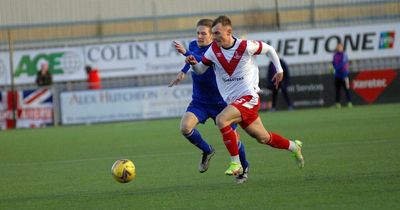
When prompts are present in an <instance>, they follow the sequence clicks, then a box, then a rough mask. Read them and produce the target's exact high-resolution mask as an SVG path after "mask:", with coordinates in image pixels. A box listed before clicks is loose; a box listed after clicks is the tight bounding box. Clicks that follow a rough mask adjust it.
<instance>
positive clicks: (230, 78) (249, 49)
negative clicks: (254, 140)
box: [202, 38, 282, 104]
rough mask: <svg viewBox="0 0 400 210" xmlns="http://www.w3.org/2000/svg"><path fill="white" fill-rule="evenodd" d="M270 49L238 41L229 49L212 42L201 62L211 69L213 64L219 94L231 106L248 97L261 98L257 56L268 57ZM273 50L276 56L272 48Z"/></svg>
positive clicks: (265, 46)
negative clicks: (259, 96)
mask: <svg viewBox="0 0 400 210" xmlns="http://www.w3.org/2000/svg"><path fill="white" fill-rule="evenodd" d="M271 48H272V47H271V46H269V45H267V44H266V43H263V42H261V41H250V40H241V39H237V38H235V43H234V44H233V46H232V47H231V48H229V49H225V48H222V47H218V45H217V44H216V43H212V45H211V47H210V48H208V50H207V51H206V52H205V54H204V56H203V58H202V63H203V64H204V65H208V66H210V65H214V71H215V74H216V78H217V85H218V89H219V92H220V93H221V96H222V97H223V99H224V100H225V101H226V102H227V103H228V104H230V103H232V102H233V101H235V100H236V99H238V98H240V97H242V96H245V95H251V96H254V97H258V92H259V91H260V88H259V87H258V82H259V69H258V65H257V64H256V62H255V56H254V55H258V54H261V53H262V54H265V53H267V52H268V51H269V50H270V49H271ZM272 50H273V51H274V53H275V50H274V49H273V48H272ZM275 55H276V53H275ZM276 57H277V56H276ZM278 63H279V60H278ZM279 66H280V65H279ZM281 69H282V68H281Z"/></svg>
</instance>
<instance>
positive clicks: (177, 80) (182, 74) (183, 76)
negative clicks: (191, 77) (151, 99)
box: [168, 72, 186, 87]
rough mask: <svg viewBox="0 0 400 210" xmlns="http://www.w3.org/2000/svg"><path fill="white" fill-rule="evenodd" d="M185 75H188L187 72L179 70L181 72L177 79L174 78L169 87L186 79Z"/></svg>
mask: <svg viewBox="0 0 400 210" xmlns="http://www.w3.org/2000/svg"><path fill="white" fill-rule="evenodd" d="M185 75H186V74H185V73H183V72H179V74H178V75H177V76H176V79H174V80H172V81H171V82H170V83H169V85H168V87H172V86H174V85H177V84H179V83H180V82H181V81H182V80H183V79H185Z"/></svg>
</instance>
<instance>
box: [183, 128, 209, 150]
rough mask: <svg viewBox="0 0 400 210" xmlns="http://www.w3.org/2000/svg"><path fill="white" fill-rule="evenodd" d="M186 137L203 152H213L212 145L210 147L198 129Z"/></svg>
mask: <svg viewBox="0 0 400 210" xmlns="http://www.w3.org/2000/svg"><path fill="white" fill-rule="evenodd" d="M184 136H185V138H186V139H187V140H189V141H190V143H192V144H193V145H194V146H196V147H198V148H199V149H201V150H202V151H203V152H205V153H210V152H211V148H210V145H208V144H207V142H206V141H204V139H203V138H202V137H201V134H200V132H199V131H198V130H197V129H193V130H192V132H190V133H189V134H187V135H184Z"/></svg>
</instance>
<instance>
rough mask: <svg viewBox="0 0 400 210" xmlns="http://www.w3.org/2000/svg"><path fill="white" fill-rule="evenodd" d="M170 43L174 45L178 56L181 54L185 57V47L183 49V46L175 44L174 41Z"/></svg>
mask: <svg viewBox="0 0 400 210" xmlns="http://www.w3.org/2000/svg"><path fill="white" fill-rule="evenodd" d="M172 43H173V44H174V47H175V49H176V50H177V51H178V52H179V53H180V54H182V55H185V54H186V49H185V47H183V45H181V44H179V43H178V42H176V41H173V42H172Z"/></svg>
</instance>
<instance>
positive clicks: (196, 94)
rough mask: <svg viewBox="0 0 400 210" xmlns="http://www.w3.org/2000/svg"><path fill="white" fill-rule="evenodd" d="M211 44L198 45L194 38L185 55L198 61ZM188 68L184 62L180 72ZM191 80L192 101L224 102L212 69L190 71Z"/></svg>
mask: <svg viewBox="0 0 400 210" xmlns="http://www.w3.org/2000/svg"><path fill="white" fill-rule="evenodd" d="M210 46H211V44H210V45H208V46H204V47H199V46H198V45H197V42H196V40H194V41H192V42H190V44H189V50H188V51H187V52H186V54H185V56H188V55H193V56H194V57H195V58H196V60H197V61H198V62H200V61H201V57H202V56H203V54H204V53H205V52H206V51H207V49H208V48H209V47H210ZM189 69H190V64H188V63H187V64H186V65H185V67H183V69H182V72H184V73H186V72H188V71H189ZM192 80H193V95H192V99H193V101H194V102H200V103H203V104H226V103H225V102H224V100H223V99H222V97H221V94H220V93H219V90H218V86H217V81H216V79H215V73H214V69H213V68H212V67H210V68H208V69H207V71H206V72H205V73H204V74H201V75H198V74H196V73H192Z"/></svg>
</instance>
